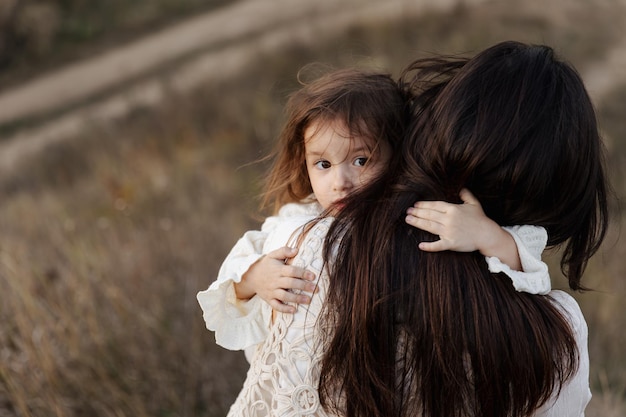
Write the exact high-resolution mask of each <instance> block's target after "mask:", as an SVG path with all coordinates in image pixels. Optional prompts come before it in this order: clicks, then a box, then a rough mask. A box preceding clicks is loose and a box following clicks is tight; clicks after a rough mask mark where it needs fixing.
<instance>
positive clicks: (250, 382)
mask: <svg viewBox="0 0 626 417" xmlns="http://www.w3.org/2000/svg"><path fill="white" fill-rule="evenodd" d="M330 221H331V220H330V219H325V220H324V221H322V222H320V223H319V224H318V225H316V226H315V227H314V228H313V229H311V231H309V233H308V234H307V236H306V238H305V239H304V240H303V243H302V246H301V249H300V252H299V253H298V255H297V256H296V257H295V258H294V261H293V264H294V265H297V266H300V267H304V268H307V269H309V270H311V271H312V272H314V273H315V274H316V275H317V277H318V278H317V282H318V286H319V292H318V293H316V294H315V295H314V296H313V299H312V301H311V304H310V305H309V306H300V308H298V310H297V312H296V313H295V314H282V313H277V314H276V316H275V320H274V323H273V325H272V326H271V328H270V330H269V334H268V336H267V338H266V339H265V341H264V342H263V343H261V344H260V345H258V346H257V349H256V353H255V355H254V358H253V360H252V363H251V366H250V369H249V371H248V374H247V377H246V380H245V382H244V386H243V388H242V390H241V392H240V393H239V396H238V397H237V399H236V401H235V403H234V404H233V405H232V407H231V409H230V411H229V413H228V417H261V416H272V417H296V416H311V417H325V416H329V415H330V414H328V413H327V412H326V411H325V410H323V409H322V408H321V406H320V403H319V397H318V392H317V385H318V381H319V369H320V360H321V357H322V354H323V348H322V347H321V346H320V344H319V343H320V342H319V341H320V340H321V337H320V332H321V331H322V329H320V327H319V323H318V321H317V318H318V315H319V314H320V311H321V309H322V306H323V303H324V300H325V296H326V290H327V285H328V275H327V274H326V273H324V271H323V264H322V260H321V257H320V253H321V249H322V246H323V243H324V238H325V236H326V232H327V230H328V225H329V224H330ZM550 295H551V296H552V297H553V298H554V300H555V302H556V304H557V305H558V306H560V308H561V309H562V311H563V313H564V315H565V316H566V317H568V318H569V319H570V324H571V326H572V329H573V330H574V336H575V339H576V342H577V345H578V349H579V368H578V371H577V373H576V375H575V376H574V377H573V378H572V379H571V380H570V381H568V383H567V384H566V385H565V386H563V387H562V390H561V392H560V395H559V396H558V397H557V398H553V399H552V400H550V401H549V402H548V403H547V404H546V405H544V406H543V407H542V408H540V409H539V410H538V411H537V412H536V413H535V414H534V415H535V416H543V417H571V416H576V417H578V416H584V410H585V407H586V405H587V403H588V402H589V400H590V399H591V392H590V390H589V384H588V379H589V357H588V352H587V324H586V322H585V319H584V317H583V315H582V313H581V311H580V308H579V307H578V304H577V303H576V301H575V300H574V299H573V298H572V297H571V296H569V295H568V294H567V293H564V292H562V291H552V292H550Z"/></svg>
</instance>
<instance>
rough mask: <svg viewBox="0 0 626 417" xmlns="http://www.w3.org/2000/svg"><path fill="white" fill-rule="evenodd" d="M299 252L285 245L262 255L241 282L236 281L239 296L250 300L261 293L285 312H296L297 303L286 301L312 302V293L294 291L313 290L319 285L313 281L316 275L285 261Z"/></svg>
mask: <svg viewBox="0 0 626 417" xmlns="http://www.w3.org/2000/svg"><path fill="white" fill-rule="evenodd" d="M297 253H298V249H295V248H289V247H287V246H285V247H282V248H279V249H276V250H275V251H272V252H270V253H268V254H267V255H265V256H263V257H262V258H260V259H259V260H258V261H256V262H255V263H254V264H252V265H251V266H250V268H248V271H246V273H245V274H244V275H243V277H242V279H241V282H239V283H236V284H235V292H236V294H237V298H240V299H248V298H252V297H253V296H254V295H255V294H257V295H258V296H259V297H261V298H262V299H263V300H265V301H266V302H267V303H269V305H270V306H272V308H273V309H274V310H276V311H280V312H283V313H295V312H296V307H295V306H293V305H288V304H285V303H297V304H309V303H310V302H311V296H309V295H307V294H296V293H294V292H291V291H290V290H301V291H306V292H310V293H313V292H315V291H316V288H317V286H316V284H315V283H314V282H312V281H313V280H314V279H315V274H313V273H312V272H310V271H307V270H305V269H303V268H299V267H296V266H293V265H287V264H286V263H285V262H286V260H287V259H289V258H293V257H294V256H296V254H297Z"/></svg>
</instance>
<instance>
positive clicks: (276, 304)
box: [269, 300, 296, 314]
mask: <svg viewBox="0 0 626 417" xmlns="http://www.w3.org/2000/svg"><path fill="white" fill-rule="evenodd" d="M269 304H270V306H272V308H273V309H274V310H276V311H279V312H281V313H287V314H294V313H295V312H296V307H295V306H292V305H289V304H283V303H281V302H280V301H278V300H270V302H269Z"/></svg>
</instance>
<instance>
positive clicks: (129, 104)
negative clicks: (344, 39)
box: [0, 0, 626, 172]
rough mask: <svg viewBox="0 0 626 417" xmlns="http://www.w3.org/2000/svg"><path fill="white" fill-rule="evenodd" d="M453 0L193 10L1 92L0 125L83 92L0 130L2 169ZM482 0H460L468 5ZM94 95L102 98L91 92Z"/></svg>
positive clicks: (619, 54)
mask: <svg viewBox="0 0 626 417" xmlns="http://www.w3.org/2000/svg"><path fill="white" fill-rule="evenodd" d="M460 1H462V0H420V1H416V0H386V1H384V2H383V1H379V0H343V1H342V2H336V1H334V0H316V1H315V2H310V1H306V0H301V1H296V0H241V1H239V2H237V3H234V4H233V5H231V6H229V7H225V8H223V9H220V10H217V11H212V12H209V13H207V14H204V15H200V16H197V17H196V18H193V19H191V20H189V21H187V22H183V23H181V24H179V25H177V26H175V27H172V28H170V29H168V30H165V31H162V32H159V33H157V34H154V35H151V36H149V37H146V38H144V39H141V40H139V41H136V42H133V43H131V44H129V45H126V46H123V47H120V48H118V49H116V50H113V51H111V52H108V53H106V54H104V55H102V56H100V57H97V58H94V59H91V60H88V61H85V62H79V63H77V64H74V65H71V66H69V67H67V68H64V69H61V70H59V71H56V72H54V73H52V74H49V75H45V76H42V77H40V78H39V79H36V80H34V81H32V82H30V83H28V84H27V85H24V86H18V87H16V88H13V89H11V90H8V91H5V92H4V93H2V94H0V125H2V124H3V123H7V122H10V121H14V120H20V119H24V118H28V117H31V116H33V115H36V114H41V113H46V112H50V111H52V110H54V109H58V108H64V107H68V106H71V105H73V104H76V103H81V102H87V101H89V100H91V102H90V104H87V105H84V106H81V107H77V109H76V110H72V111H68V112H66V113H64V114H63V115H62V116H60V117H58V118H55V119H53V120H51V121H49V122H47V123H45V124H42V125H39V126H35V127H31V128H26V129H22V130H20V131H17V132H15V133H13V134H12V136H11V137H6V138H0V172H2V171H3V170H10V169H11V168H12V167H13V166H15V165H16V164H18V163H19V161H20V160H21V158H22V157H24V156H26V155H28V154H30V153H32V152H37V151H39V150H40V149H42V148H43V147H44V146H46V145H47V144H50V143H53V142H55V141H60V140H64V139H65V138H68V137H72V136H74V135H76V134H79V133H80V132H81V131H83V130H84V129H85V127H87V126H89V125H92V124H99V123H103V122H104V123H106V122H107V121H110V120H112V119H115V118H117V117H121V116H123V115H124V114H126V113H127V112H128V111H129V110H131V109H132V108H134V107H136V106H146V105H147V106H152V105H157V104H158V103H159V102H161V101H162V100H164V99H165V98H166V97H167V94H169V93H170V92H172V91H176V92H184V91H187V90H189V89H193V88H194V87H196V86H197V85H199V84H200V83H203V82H207V81H216V82H219V80H220V79H222V78H223V77H230V76H232V75H234V74H236V73H237V71H239V70H240V69H241V68H243V67H245V65H246V64H247V63H249V62H252V61H253V60H254V59H255V58H256V57H258V56H259V54H262V53H266V52H270V51H273V50H276V49H278V48H281V47H284V46H285V45H287V44H289V43H293V42H299V43H304V44H306V43H312V42H317V41H320V40H322V39H323V38H324V37H326V38H329V37H332V36H334V35H336V34H337V33H338V32H339V31H341V30H342V29H343V28H345V27H346V26H348V25H349V24H351V23H354V22H366V21H370V20H386V19H397V18H398V17H401V16H414V15H418V14H420V13H423V12H424V11H425V10H427V9H431V10H432V9H437V10H442V11H445V10H449V9H451V8H452V7H454V6H455V5H456V4H458V3H459V2H460ZM483 1H484V0H465V1H463V3H464V4H465V5H469V6H473V5H476V4H478V3H482V2H483ZM294 5H296V6H294ZM173 63H176V65H173ZM164 66H168V71H167V73H166V75H164V73H163V72H158V71H157V70H158V69H159V68H162V67H164ZM155 74H157V75H155ZM583 77H584V78H585V80H586V82H587V83H588V87H589V90H590V92H591V94H592V95H593V96H594V100H599V99H601V98H602V97H604V95H605V94H606V93H607V92H609V91H610V89H611V86H613V85H614V83H615V82H618V81H620V82H624V81H625V80H626V42H623V44H622V45H618V46H617V47H616V48H615V49H614V50H613V51H612V52H611V53H610V55H609V59H608V61H607V62H602V63H598V65H596V66H595V67H593V68H591V69H590V70H589V71H588V72H587V73H583ZM129 80H133V82H132V83H131V84H129V85H130V86H129V87H127V88H125V89H124V90H123V91H122V92H118V93H115V94H112V95H108V96H107V95H104V94H103V92H106V91H107V90H111V89H115V88H116V87H118V90H119V86H120V85H122V84H123V83H128V81H129ZM98 95H99V96H100V99H98V100H94V99H93V97H95V96H98Z"/></svg>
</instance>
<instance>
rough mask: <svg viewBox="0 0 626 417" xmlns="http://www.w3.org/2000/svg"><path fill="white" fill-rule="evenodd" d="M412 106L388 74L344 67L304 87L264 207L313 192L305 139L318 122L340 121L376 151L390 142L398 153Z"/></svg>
mask: <svg viewBox="0 0 626 417" xmlns="http://www.w3.org/2000/svg"><path fill="white" fill-rule="evenodd" d="M407 108H408V107H407V100H406V96H405V95H404V90H402V89H401V88H399V86H398V84H397V83H396V82H395V81H394V80H393V79H392V78H391V77H390V76H389V75H388V74H382V73H375V72H368V71H365V70H359V69H352V68H348V69H340V70H335V71H333V72H330V73H328V74H325V75H324V76H322V77H320V78H318V79H316V80H315V81H313V82H311V83H309V84H306V85H304V86H303V87H302V88H301V89H300V90H298V91H296V92H295V93H293V94H292V95H291V96H290V98H289V100H288V102H287V105H286V109H285V111H286V119H287V120H286V123H285V125H284V127H283V129H282V131H281V133H280V136H279V138H278V142H277V146H276V151H275V157H274V163H273V164H272V167H271V168H270V172H269V174H268V177H267V181H266V186H265V193H264V198H263V203H262V206H263V207H266V208H267V207H271V208H272V209H273V210H274V211H277V210H278V209H279V208H280V207H281V206H282V205H283V204H286V203H292V202H298V201H301V200H303V199H304V198H306V197H308V196H309V195H310V194H311V193H312V192H313V190H312V188H311V182H310V181H309V176H308V174H307V169H306V164H305V140H304V132H305V130H306V128H307V127H308V126H309V125H310V124H311V123H312V122H313V121H321V122H329V123H330V122H333V121H336V120H340V121H341V122H343V123H344V125H345V126H346V128H347V129H348V131H349V133H350V136H351V137H353V136H361V137H365V138H368V139H371V141H372V146H373V147H374V148H376V147H377V146H378V144H379V143H380V141H384V142H387V143H389V144H390V145H391V148H392V150H393V151H395V149H397V147H398V144H399V142H400V140H401V139H402V135H403V129H404V128H405V127H406V123H407V118H408V111H407Z"/></svg>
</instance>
